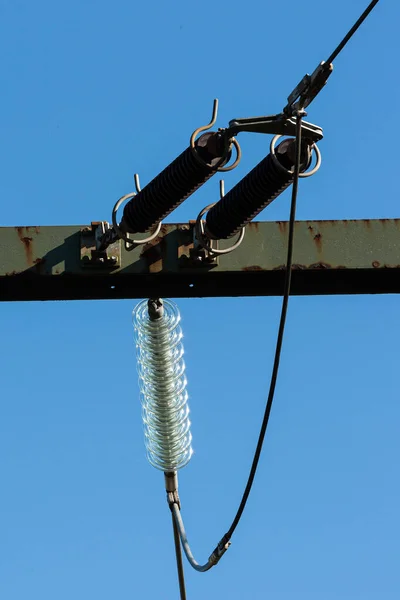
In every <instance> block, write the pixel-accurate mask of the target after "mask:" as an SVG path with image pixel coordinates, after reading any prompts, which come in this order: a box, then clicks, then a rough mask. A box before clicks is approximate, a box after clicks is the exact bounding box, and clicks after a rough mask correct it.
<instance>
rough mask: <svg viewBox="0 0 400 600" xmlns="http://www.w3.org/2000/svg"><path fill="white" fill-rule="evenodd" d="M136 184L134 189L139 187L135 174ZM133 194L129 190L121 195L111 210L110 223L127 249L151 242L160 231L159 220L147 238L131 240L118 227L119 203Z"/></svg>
mask: <svg viewBox="0 0 400 600" xmlns="http://www.w3.org/2000/svg"><path fill="white" fill-rule="evenodd" d="M136 178H137V180H136ZM136 184H137V186H136V189H137V188H138V187H139V188H140V184H139V178H138V176H137V175H136V174H135V185H136ZM139 191H140V189H139ZM135 196H136V193H135V192H130V193H129V194H125V196H122V197H121V198H120V199H119V200H117V202H116V203H115V205H114V208H113V211H112V224H113V228H114V231H115V232H116V234H117V235H118V237H119V238H120V239H122V240H124V242H125V249H126V250H128V251H130V250H133V248H134V246H140V245H143V244H148V242H151V241H152V240H154V238H156V237H157V236H158V234H159V233H160V231H161V226H162V222H161V221H160V222H159V223H158V225H157V227H156V229H155V230H154V232H153V233H152V234H151V235H150V236H148V237H147V238H144V239H143V240H133V239H132V238H130V237H129V234H128V233H125V231H122V229H121V228H120V227H119V225H118V223H117V212H118V209H119V207H120V206H121V204H123V203H124V202H125V201H126V200H130V199H131V198H134V197H135Z"/></svg>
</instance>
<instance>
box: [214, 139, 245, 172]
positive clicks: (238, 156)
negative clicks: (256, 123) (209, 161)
mask: <svg viewBox="0 0 400 600" xmlns="http://www.w3.org/2000/svg"><path fill="white" fill-rule="evenodd" d="M230 141H231V143H232V144H233V145H234V146H235V149H236V160H235V162H234V163H232V164H231V165H230V166H229V167H218V169H217V171H218V172H219V173H226V172H227V171H232V169H234V168H235V167H237V166H238V164H239V163H240V159H241V158H242V149H241V147H240V144H239V142H238V141H237V139H236V138H231V140H230Z"/></svg>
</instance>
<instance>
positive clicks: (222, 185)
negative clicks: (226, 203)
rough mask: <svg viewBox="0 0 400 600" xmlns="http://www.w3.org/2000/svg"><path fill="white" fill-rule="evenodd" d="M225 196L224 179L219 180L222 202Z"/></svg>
mask: <svg viewBox="0 0 400 600" xmlns="http://www.w3.org/2000/svg"><path fill="white" fill-rule="evenodd" d="M224 196H225V182H224V180H223V179H220V180H219V198H220V200H222V198H223V197H224Z"/></svg>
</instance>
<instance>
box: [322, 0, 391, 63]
mask: <svg viewBox="0 0 400 600" xmlns="http://www.w3.org/2000/svg"><path fill="white" fill-rule="evenodd" d="M378 2H379V0H372V2H370V4H369V5H368V7H367V8H366V9H365V10H364V12H363V14H362V15H361V17H360V18H359V19H358V20H357V21H356V22H355V23H354V25H353V27H352V28H351V29H350V31H349V32H348V33H347V35H346V36H345V37H344V38H343V39H342V41H341V42H340V44H339V45H338V46H336V48H335V50H334V51H333V52H332V54H331V55H330V57H329V58H327V59H326V61H325V63H326V64H327V65H330V64H331V63H332V62H333V61H334V60H335V58H336V57H337V55H338V54H339V52H341V51H342V50H343V48H344V47H345V45H346V44H347V42H348V41H349V39H350V38H351V37H353V35H354V34H355V32H356V31H357V29H358V28H359V27H360V25H361V24H362V23H363V22H364V21H365V19H366V18H367V17H368V15H369V13H370V12H371V10H372V9H373V8H374V7H375V6H376V5H377V4H378Z"/></svg>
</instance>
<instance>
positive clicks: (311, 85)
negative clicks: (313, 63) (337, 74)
mask: <svg viewBox="0 0 400 600" xmlns="http://www.w3.org/2000/svg"><path fill="white" fill-rule="evenodd" d="M332 71H333V65H332V64H331V63H327V62H324V61H322V62H321V63H320V64H319V65H318V67H317V68H316V69H315V70H314V72H313V73H312V74H311V75H309V74H308V73H307V74H306V75H304V77H303V79H302V80H301V81H300V82H299V83H298V84H297V85H296V87H295V88H294V90H293V91H292V92H291V94H290V95H289V96H288V99H287V101H288V103H287V105H286V106H285V108H284V109H283V112H284V114H285V115H293V114H294V113H295V112H296V111H297V110H299V109H304V108H307V106H309V105H310V104H311V102H312V101H313V100H314V98H315V97H316V96H317V95H318V94H319V92H320V91H321V90H322V88H323V87H324V86H325V84H326V82H327V81H328V78H329V76H330V75H331V73H332ZM296 101H297V102H296Z"/></svg>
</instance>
